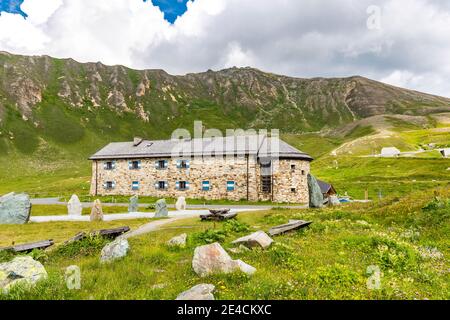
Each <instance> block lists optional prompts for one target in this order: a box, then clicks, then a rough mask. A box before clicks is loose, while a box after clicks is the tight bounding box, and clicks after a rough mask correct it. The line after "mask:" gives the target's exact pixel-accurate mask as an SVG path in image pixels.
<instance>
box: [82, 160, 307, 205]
mask: <svg viewBox="0 0 450 320" xmlns="http://www.w3.org/2000/svg"><path fill="white" fill-rule="evenodd" d="M158 160H167V161H168V167H167V169H157V168H156V167H155V162H156V161H158ZM129 161H130V160H128V159H121V160H115V168H114V169H113V170H106V169H104V166H103V164H104V161H93V164H92V182H91V194H92V195H101V196H107V195H129V196H131V195H140V196H154V197H159V198H164V197H170V198H176V197H180V196H183V197H186V198H196V199H207V200H213V199H229V200H235V201H237V200H243V199H248V200H249V201H258V200H260V201H263V200H271V198H272V193H271V194H264V193H262V191H261V178H260V173H261V168H260V165H259V164H258V163H257V161H256V159H255V157H252V156H250V157H248V158H247V157H241V158H231V159H230V158H222V157H212V158H204V159H197V158H194V159H190V168H188V169H182V168H177V160H176V159H170V158H158V159H156V158H155V159H141V168H140V169H129V166H128V162H129ZM291 164H295V166H296V170H294V171H292V170H291V169H290V168H291V167H290V166H291ZM275 166H276V164H275ZM279 166H280V170H276V169H275V167H274V176H273V183H274V185H273V201H274V202H292V203H307V202H308V190H307V181H306V177H307V174H308V173H309V162H308V161H302V160H280V161H279ZM302 170H303V171H304V172H303V173H304V175H302ZM96 178H97V179H98V180H97V181H96ZM106 181H113V182H115V188H114V189H111V190H108V189H105V188H104V183H105V182H106ZM133 181H139V190H132V182H133ZM158 181H167V182H168V189H167V190H158V189H157V188H155V183H156V182H158ZM177 181H187V182H189V189H188V190H184V191H182V190H177V189H176V182H177ZM203 181H209V182H210V190H209V191H203V190H202V187H203V185H202V182H203ZM227 181H234V182H235V190H234V191H227ZM291 188H296V190H295V192H293V191H292V190H291Z"/></svg>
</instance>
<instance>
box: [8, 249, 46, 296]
mask: <svg viewBox="0 0 450 320" xmlns="http://www.w3.org/2000/svg"><path fill="white" fill-rule="evenodd" d="M46 278H47V271H46V270H45V268H44V266H43V265H42V264H41V263H40V262H39V261H36V260H34V259H33V258H32V257H29V256H23V257H16V258H14V259H13V260H12V261H10V262H6V263H1V264H0V289H1V290H2V291H3V293H5V294H6V293H8V292H9V290H10V289H11V288H12V287H13V286H15V285H17V284H21V285H25V286H27V287H32V286H34V285H35V284H36V283H37V282H38V281H39V280H43V279H46Z"/></svg>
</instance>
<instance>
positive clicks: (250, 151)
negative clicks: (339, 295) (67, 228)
mask: <svg viewBox="0 0 450 320" xmlns="http://www.w3.org/2000/svg"><path fill="white" fill-rule="evenodd" d="M211 154H214V155H216V156H217V155H228V154H234V155H255V156H258V157H277V156H278V157H279V158H282V159H283V158H284V159H303V160H307V161H312V160H313V159H312V158H311V157H310V156H309V155H308V154H306V153H304V152H302V151H299V150H297V149H296V148H294V147H292V146H291V145H289V144H287V143H286V142H284V141H283V140H281V139H278V138H271V137H267V136H257V135H251V136H250V135H249V136H228V137H214V138H203V139H187V140H157V141H152V140H142V141H141V142H140V143H139V144H137V145H136V143H135V142H133V141H130V142H113V143H110V144H108V145H107V146H105V147H104V148H103V149H101V150H99V151H98V152H96V153H95V154H94V155H92V156H91V157H90V158H89V159H90V160H106V159H136V158H161V157H174V156H176V155H178V156H180V157H181V156H183V157H187V156H208V155H211Z"/></svg>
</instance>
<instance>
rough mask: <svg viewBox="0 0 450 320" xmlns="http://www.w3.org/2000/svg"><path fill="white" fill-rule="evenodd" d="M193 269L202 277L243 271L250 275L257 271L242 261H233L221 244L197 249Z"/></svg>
mask: <svg viewBox="0 0 450 320" xmlns="http://www.w3.org/2000/svg"><path fill="white" fill-rule="evenodd" d="M192 267H193V269H194V271H195V273H197V274H198V275H199V276H200V277H206V276H208V275H211V274H215V273H232V272H235V271H242V272H244V273H246V274H248V275H252V274H253V273H255V272H256V269H255V268H253V267H252V266H250V265H248V264H246V263H245V262H243V261H241V260H233V259H231V257H230V256H229V255H228V253H227V252H226V251H225V250H224V249H223V248H222V246H221V245H220V244H219V243H213V244H209V245H205V246H201V247H197V248H195V251H194V258H193V259H192Z"/></svg>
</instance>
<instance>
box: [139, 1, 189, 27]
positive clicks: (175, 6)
mask: <svg viewBox="0 0 450 320" xmlns="http://www.w3.org/2000/svg"><path fill="white" fill-rule="evenodd" d="M144 1H147V0H144ZM151 1H152V3H153V5H155V6H157V7H158V8H159V9H160V10H161V11H162V12H163V13H164V19H166V20H167V21H169V22H170V23H174V22H175V20H177V18H178V17H180V16H182V15H183V14H184V13H185V12H186V11H187V5H186V4H187V2H188V1H189V0H151Z"/></svg>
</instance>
